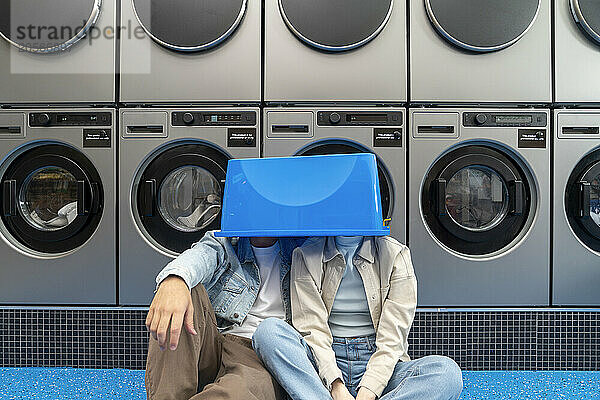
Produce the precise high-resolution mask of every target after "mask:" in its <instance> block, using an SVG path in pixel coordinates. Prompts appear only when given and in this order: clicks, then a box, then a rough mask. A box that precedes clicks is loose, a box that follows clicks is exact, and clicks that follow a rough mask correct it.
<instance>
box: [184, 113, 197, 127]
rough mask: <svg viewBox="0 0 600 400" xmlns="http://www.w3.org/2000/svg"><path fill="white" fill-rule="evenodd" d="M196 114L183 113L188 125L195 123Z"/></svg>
mask: <svg viewBox="0 0 600 400" xmlns="http://www.w3.org/2000/svg"><path fill="white" fill-rule="evenodd" d="M194 120H195V118H194V114H192V113H185V114H183V122H184V123H185V124H187V125H189V124H192V123H194Z"/></svg>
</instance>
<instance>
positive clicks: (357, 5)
mask: <svg viewBox="0 0 600 400" xmlns="http://www.w3.org/2000/svg"><path fill="white" fill-rule="evenodd" d="M392 6H393V0H372V1H369V2H364V1H362V0H350V1H348V0H326V1H323V0H302V1H298V0H279V7H280V10H281V15H282V18H283V19H284V21H285V22H286V24H287V25H288V27H289V28H290V30H291V31H292V32H293V33H294V34H295V35H296V36H298V38H299V39H300V40H302V41H304V42H305V43H307V44H309V45H311V46H315V47H317V48H319V49H322V50H330V51H343V50H351V49H355V48H357V47H360V46H362V45H364V44H366V43H368V42H369V41H371V40H372V39H374V38H375V36H377V35H378V34H379V32H381V30H382V29H383V28H384V27H385V24H386V23H387V21H388V20H389V17H390V15H391V12H392Z"/></svg>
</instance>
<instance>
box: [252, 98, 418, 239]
mask: <svg viewBox="0 0 600 400" xmlns="http://www.w3.org/2000/svg"><path fill="white" fill-rule="evenodd" d="M351 109H352V111H373V110H374V108H368V107H362V108H360V107H357V108H351ZM348 110H349V108H348V107H346V108H335V107H321V108H300V107H290V108H265V109H264V115H265V118H264V119H263V123H264V127H263V131H264V132H269V131H270V130H271V125H273V124H279V123H282V124H283V123H284V121H286V120H287V121H290V122H288V123H296V122H298V121H299V120H298V116H300V115H301V116H302V117H303V118H302V119H301V120H300V122H302V123H307V122H306V118H305V116H308V115H312V120H311V121H310V124H311V127H310V129H311V130H312V132H313V134H312V135H311V137H308V138H307V137H285V138H283V137H265V139H264V146H263V156H264V157H281V156H291V155H295V154H298V153H299V152H300V151H301V150H303V149H305V148H307V147H308V146H310V145H313V144H315V143H319V142H327V141H330V140H332V139H335V140H342V141H349V142H352V143H355V144H358V145H360V146H361V147H364V148H365V149H367V150H368V151H372V152H373V153H374V154H376V155H377V157H378V160H379V161H381V163H382V164H383V165H384V167H385V169H387V172H389V175H390V177H391V179H392V185H393V187H392V188H391V190H392V191H393V198H394V200H393V205H391V207H392V222H391V225H390V226H391V232H392V233H391V234H392V236H393V237H394V238H396V239H397V240H398V241H400V242H402V243H405V242H406V195H407V190H406V168H407V143H408V141H407V139H406V138H407V135H408V129H407V127H408V123H407V117H406V109H404V108H388V107H385V108H383V107H378V108H377V109H376V110H377V111H378V112H387V111H403V112H404V118H403V121H402V125H401V128H402V131H403V132H402V133H403V135H402V139H403V146H402V147H374V144H373V130H374V127H373V126H344V127H340V126H318V125H317V123H316V116H317V112H319V111H338V112H339V111H348ZM275 115H276V116H275Z"/></svg>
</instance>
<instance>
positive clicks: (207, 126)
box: [119, 107, 260, 305]
mask: <svg viewBox="0 0 600 400" xmlns="http://www.w3.org/2000/svg"><path fill="white" fill-rule="evenodd" d="M119 112H120V117H121V118H120V130H121V136H120V138H119V141H120V148H119V174H120V175H119V177H120V183H119V187H120V199H121V200H120V202H119V210H120V213H119V270H120V275H119V287H120V290H119V294H120V297H119V298H120V302H121V303H122V304H127V305H148V304H149V303H150V301H151V300H152V296H153V292H154V289H155V282H154V280H155V278H156V275H157V274H158V272H159V271H160V270H161V269H162V268H163V267H164V266H165V265H166V264H167V263H168V262H170V261H171V260H172V259H173V258H175V257H176V256H177V255H179V254H180V253H181V252H183V251H184V250H186V249H188V248H190V247H191V246H192V244H193V243H195V242H197V241H199V240H200V239H201V238H202V237H203V236H204V234H205V233H206V232H207V231H210V230H219V229H220V228H221V203H222V199H223V189H224V186H225V176H226V172H227V163H228V161H229V160H230V159H232V158H250V157H254V158H256V157H260V129H259V127H260V125H259V124H260V113H259V109H258V108H251V107H247V108H231V109H227V108H219V109H197V108H195V109H171V108H165V109H121V110H120V111H119Z"/></svg>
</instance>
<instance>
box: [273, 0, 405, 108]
mask: <svg viewBox="0 0 600 400" xmlns="http://www.w3.org/2000/svg"><path fill="white" fill-rule="evenodd" d="M406 36H407V28H406V3H405V2H404V1H395V2H394V5H393V7H392V13H391V16H390V19H389V21H388V22H387V24H386V25H385V27H384V28H383V30H382V31H381V33H379V35H377V37H375V38H374V39H373V40H371V41H370V42H369V43H367V44H366V45H364V46H362V47H359V48H357V49H355V50H353V51H344V52H335V53H332V52H324V51H320V50H318V49H315V48H314V47H311V46H307V45H306V44H305V43H303V42H302V41H300V40H298V38H297V37H296V36H295V35H294V34H293V33H292V32H291V31H290V30H289V29H288V26H287V25H286V23H285V22H284V20H283V18H282V16H281V13H280V11H279V4H278V0H266V1H265V101H267V102H270V103H313V102H335V101H340V102H406V101H407V89H406V87H407V75H406V74H407V72H406V70H407V61H406V57H407V54H406V52H407V49H406V47H407V46H406V45H407V41H406Z"/></svg>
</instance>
